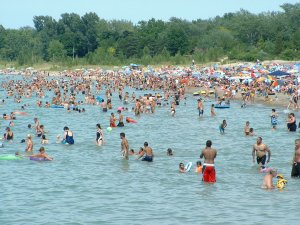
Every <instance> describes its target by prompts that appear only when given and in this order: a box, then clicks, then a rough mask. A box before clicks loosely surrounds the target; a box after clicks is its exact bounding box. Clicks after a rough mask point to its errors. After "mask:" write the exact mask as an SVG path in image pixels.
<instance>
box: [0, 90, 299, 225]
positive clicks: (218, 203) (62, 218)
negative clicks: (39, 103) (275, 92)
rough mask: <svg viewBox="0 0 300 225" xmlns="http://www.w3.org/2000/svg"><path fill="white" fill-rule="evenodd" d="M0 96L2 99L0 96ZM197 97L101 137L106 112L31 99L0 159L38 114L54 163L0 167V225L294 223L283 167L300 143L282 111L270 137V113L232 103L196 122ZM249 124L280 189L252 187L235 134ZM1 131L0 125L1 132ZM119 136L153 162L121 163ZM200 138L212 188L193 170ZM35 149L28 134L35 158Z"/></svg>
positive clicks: (245, 146)
mask: <svg viewBox="0 0 300 225" xmlns="http://www.w3.org/2000/svg"><path fill="white" fill-rule="evenodd" d="M127 90H128V91H129V92H130V93H132V92H133V91H135V90H133V89H127ZM136 93H137V96H138V95H143V94H144V92H141V91H136ZM147 93H149V92H147ZM4 94H5V92H3V91H2V92H0V95H1V96H2V98H3V96H4ZM101 95H102V96H103V91H102V94H101ZM49 97H51V96H49ZM81 97H83V96H81ZM49 99H50V98H48V100H49ZM196 99H197V98H196V97H193V96H187V103H186V106H185V105H184V104H183V102H181V103H180V106H179V107H177V109H176V117H174V118H173V117H171V116H170V113H169V107H161V108H157V111H156V113H155V114H153V115H152V114H151V115H142V116H141V117H140V118H137V121H138V123H137V124H125V127H124V128H115V129H113V131H112V132H110V133H109V132H107V131H106V127H108V125H109V116H110V111H109V112H108V113H103V112H102V111H101V110H100V108H99V107H96V106H89V105H85V106H83V107H85V108H86V110H87V112H86V113H81V114H80V113H78V112H71V113H67V112H66V110H65V109H46V108H37V107H36V106H35V100H36V99H26V100H24V101H25V102H26V103H30V106H29V107H28V108H27V110H26V111H27V112H28V113H29V114H30V115H31V116H17V120H16V121H15V124H16V125H15V127H13V131H14V133H15V139H14V142H13V143H5V148H0V154H1V155H7V154H14V152H15V151H23V150H24V148H25V144H21V143H20V140H21V139H25V137H26V135H27V134H28V133H32V134H33V131H32V130H29V129H28V128H27V124H29V123H30V124H33V118H34V117H35V116H37V117H38V118H40V122H41V124H43V125H45V129H46V130H47V131H48V132H49V133H47V136H48V138H49V139H50V144H49V145H47V146H46V150H47V153H48V154H49V155H50V156H52V157H54V161H52V162H35V161H30V160H27V159H26V160H20V161H4V160H0V171H1V175H0V224H9V225H13V224H49V225H50V224H51V225H52V224H229V223H230V224H267V223H271V224H275V223H277V224H299V222H298V218H299V214H298V208H297V205H298V198H297V196H299V194H300V188H299V187H300V181H299V180H296V179H291V178H290V171H291V164H290V163H291V159H292V155H293V151H294V140H295V139H296V138H299V137H300V136H299V134H298V133H288V132H287V131H286V126H285V119H286V114H284V113H283V110H280V109H278V111H279V115H280V117H279V122H280V124H279V126H278V130H276V131H272V130H271V126H270V118H269V114H270V112H271V108H268V107H265V106H262V105H257V106H248V107H246V108H241V107H240V105H239V104H238V103H232V107H231V108H230V109H219V110H216V113H217V117H215V118H212V117H210V114H209V106H210V104H212V102H205V115H204V117H203V118H201V119H199V118H198V111H197V109H196V104H197V101H196ZM46 100H47V99H43V101H44V102H45V101H46ZM25 102H24V103H25ZM20 106H21V105H20V104H18V103H14V102H13V99H12V98H9V99H7V100H6V103H5V104H4V105H1V106H0V112H1V114H2V113H10V112H11V111H13V110H18V109H20ZM113 106H114V110H113V112H115V113H116V108H117V107H118V106H121V103H120V102H119V100H118V99H117V93H115V94H113ZM132 106H133V105H132V104H130V105H129V106H128V107H129V108H131V107H132ZM124 116H130V117H133V118H135V117H134V114H133V112H124ZM297 116H298V117H299V114H297ZM223 119H226V120H227V123H228V127H227V128H226V131H225V135H220V134H219V130H218V126H219V124H220V123H221V121H222V120H223ZM247 120H249V121H250V123H251V127H253V128H254V130H255V132H256V133H257V134H258V135H259V136H262V137H263V142H264V143H266V144H267V145H269V147H270V149H271V151H272V157H271V162H270V164H269V165H270V166H271V167H275V168H277V169H278V170H279V172H280V173H282V174H283V175H284V176H285V177H286V178H287V179H288V184H287V186H286V188H285V189H284V190H282V191H279V190H277V189H275V190H272V191H266V190H262V189H261V188H260V185H261V183H262V178H263V174H260V173H258V167H257V166H256V165H255V164H253V163H252V156H251V152H252V145H253V144H254V143H255V142H256V137H245V136H244V134H243V128H244V124H245V121H247ZM96 123H101V125H102V127H104V128H105V139H106V144H105V145H104V146H102V147H98V146H96V145H95V134H96V128H95V125H96ZM7 125H8V121H4V120H1V127H0V129H1V131H2V133H4V132H5V127H6V126H7ZM64 126H69V128H70V129H71V130H72V131H73V132H74V138H75V145H73V146H64V145H61V144H56V143H55V139H56V136H57V135H58V134H62V132H63V131H62V129H63V127H64ZM120 132H125V133H126V137H127V139H128V141H129V145H130V148H133V149H135V150H138V148H139V147H141V146H142V145H143V143H144V142H145V141H148V143H149V146H150V147H152V148H153V150H154V153H155V158H154V162H153V163H146V162H142V161H137V160H135V159H134V157H133V156H132V157H130V159H129V161H125V160H123V159H122V158H121V156H120V137H119V134H120ZM208 139H211V140H212V142H213V147H215V148H216V149H217V150H218V156H217V158H216V171H217V183H215V184H213V185H209V184H204V183H203V182H202V181H201V178H202V177H201V175H199V174H196V173H195V172H194V169H195V167H194V166H195V163H196V161H198V160H199V155H200V152H201V150H202V149H203V148H204V147H205V142H206V140H208ZM39 142H40V140H39V139H38V138H37V137H34V143H35V145H34V151H35V152H37V150H38V149H39V147H40V146H41V145H40V144H39ZM169 147H170V148H172V149H173V150H174V156H172V157H169V156H167V155H166V150H167V148H169ZM190 161H191V162H193V163H194V165H193V168H192V170H191V171H190V172H189V173H185V174H179V173H178V164H179V163H180V162H183V163H187V162H190ZM275 182H276V179H275V180H274V183H275Z"/></svg>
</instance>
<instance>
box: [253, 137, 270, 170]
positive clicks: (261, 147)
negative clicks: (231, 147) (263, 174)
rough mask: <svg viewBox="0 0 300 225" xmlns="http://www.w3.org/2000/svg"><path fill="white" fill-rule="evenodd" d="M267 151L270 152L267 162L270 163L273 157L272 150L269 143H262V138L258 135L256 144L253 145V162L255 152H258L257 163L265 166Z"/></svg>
mask: <svg viewBox="0 0 300 225" xmlns="http://www.w3.org/2000/svg"><path fill="white" fill-rule="evenodd" d="M267 153H268V160H267V163H269V162H270V158H271V151H270V149H269V147H268V146H267V145H265V144H263V143H262V138H261V137H258V138H257V141H256V144H254V145H253V150H252V157H253V163H255V154H256V161H257V164H261V165H262V168H265V164H266V159H267V156H266V154H267Z"/></svg>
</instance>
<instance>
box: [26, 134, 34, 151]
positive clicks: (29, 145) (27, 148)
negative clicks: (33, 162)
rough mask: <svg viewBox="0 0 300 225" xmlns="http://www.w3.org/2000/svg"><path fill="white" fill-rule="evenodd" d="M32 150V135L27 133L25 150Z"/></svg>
mask: <svg viewBox="0 0 300 225" xmlns="http://www.w3.org/2000/svg"><path fill="white" fill-rule="evenodd" d="M32 150H33V142H32V136H31V135H30V134H28V135H27V143H26V148H25V152H32Z"/></svg>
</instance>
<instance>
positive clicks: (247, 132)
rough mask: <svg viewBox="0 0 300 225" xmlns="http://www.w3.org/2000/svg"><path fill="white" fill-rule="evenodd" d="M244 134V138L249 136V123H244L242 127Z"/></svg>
mask: <svg viewBox="0 0 300 225" xmlns="http://www.w3.org/2000/svg"><path fill="white" fill-rule="evenodd" d="M244 133H245V135H246V136H249V135H250V122H249V121H247V122H246V125H245V127H244Z"/></svg>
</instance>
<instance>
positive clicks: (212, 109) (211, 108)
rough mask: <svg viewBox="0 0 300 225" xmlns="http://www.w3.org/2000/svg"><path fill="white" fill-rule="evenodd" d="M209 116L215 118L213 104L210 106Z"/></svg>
mask: <svg viewBox="0 0 300 225" xmlns="http://www.w3.org/2000/svg"><path fill="white" fill-rule="evenodd" d="M210 115H211V116H216V113H215V105H214V104H212V105H211V107H210Z"/></svg>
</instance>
